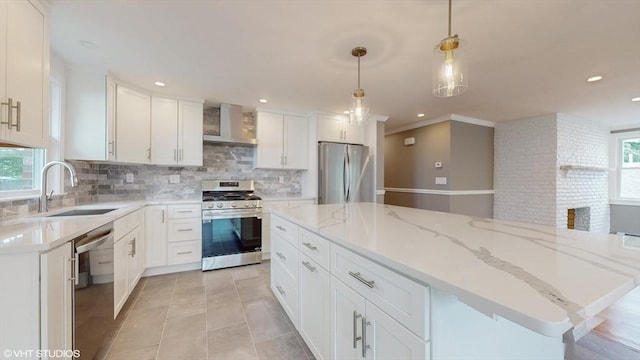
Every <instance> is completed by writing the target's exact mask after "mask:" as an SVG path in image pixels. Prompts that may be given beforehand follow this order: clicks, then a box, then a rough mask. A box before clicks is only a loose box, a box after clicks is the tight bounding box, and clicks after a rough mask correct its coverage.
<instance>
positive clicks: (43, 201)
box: [40, 161, 78, 212]
mask: <svg viewBox="0 0 640 360" xmlns="http://www.w3.org/2000/svg"><path fill="white" fill-rule="evenodd" d="M56 164H60V165H62V166H64V167H66V168H67V170H69V176H70V178H71V187H76V185H77V184H78V177H77V176H76V169H75V168H74V167H73V165H71V164H69V163H68V162H66V161H51V162H49V163H47V164H46V165H45V166H44V167H43V168H42V172H40V180H41V181H42V183H41V184H40V212H46V211H47V209H48V206H47V202H48V200H49V198H48V196H47V173H48V172H49V168H51V167H52V166H53V165H56Z"/></svg>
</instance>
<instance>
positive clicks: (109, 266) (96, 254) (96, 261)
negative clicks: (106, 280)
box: [89, 248, 113, 276]
mask: <svg viewBox="0 0 640 360" xmlns="http://www.w3.org/2000/svg"><path fill="white" fill-rule="evenodd" d="M89 266H90V267H91V275H94V276H95V275H111V274H113V248H111V249H108V250H91V251H90V252H89Z"/></svg>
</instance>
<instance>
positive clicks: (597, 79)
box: [587, 75, 602, 82]
mask: <svg viewBox="0 0 640 360" xmlns="http://www.w3.org/2000/svg"><path fill="white" fill-rule="evenodd" d="M600 80H602V76H600V75H598V76H592V77H590V78H588V79H587V81H588V82H596V81H600Z"/></svg>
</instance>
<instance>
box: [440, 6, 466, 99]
mask: <svg viewBox="0 0 640 360" xmlns="http://www.w3.org/2000/svg"><path fill="white" fill-rule="evenodd" d="M464 45H465V44H464V42H463V41H462V40H461V39H460V38H458V34H454V35H453V36H452V35H451V0H449V33H448V36H447V37H446V38H444V39H442V41H440V43H439V44H438V45H436V47H435V48H434V49H433V74H432V75H433V95H435V96H438V97H450V96H456V95H460V94H462V93H464V92H465V91H466V90H467V88H468V87H469V78H468V74H467V54H466V48H465V47H464Z"/></svg>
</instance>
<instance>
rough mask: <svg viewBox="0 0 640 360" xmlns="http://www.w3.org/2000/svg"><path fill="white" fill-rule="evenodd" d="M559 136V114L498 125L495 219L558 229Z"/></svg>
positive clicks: (495, 168) (495, 147)
mask: <svg viewBox="0 0 640 360" xmlns="http://www.w3.org/2000/svg"><path fill="white" fill-rule="evenodd" d="M556 133H557V125H556V116H555V115H548V116H542V117H535V118H526V119H519V120H513V121H508V122H501V123H498V124H496V126H495V133H494V170H493V187H494V190H495V195H494V202H493V217H494V218H496V219H505V220H515V221H522V222H529V223H536V224H544V225H551V226H556V187H555V183H556V158H557V155H556V150H557V145H558V144H557V137H556Z"/></svg>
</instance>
